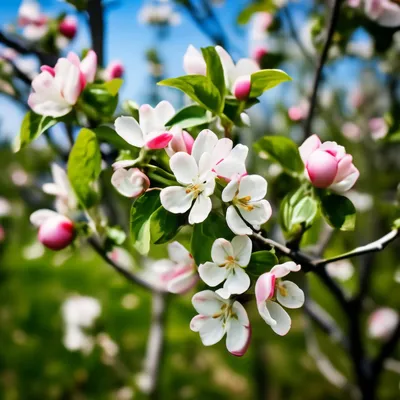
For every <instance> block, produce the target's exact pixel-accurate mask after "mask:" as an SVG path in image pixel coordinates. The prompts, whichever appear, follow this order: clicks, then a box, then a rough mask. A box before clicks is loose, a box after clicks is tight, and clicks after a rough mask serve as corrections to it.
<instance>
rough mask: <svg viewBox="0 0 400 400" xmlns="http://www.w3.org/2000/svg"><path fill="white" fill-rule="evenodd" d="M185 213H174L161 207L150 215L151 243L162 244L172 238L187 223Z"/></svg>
mask: <svg viewBox="0 0 400 400" xmlns="http://www.w3.org/2000/svg"><path fill="white" fill-rule="evenodd" d="M185 220H186V218H185V215H184V214H172V213H170V212H169V211H167V210H166V209H165V208H164V207H162V206H161V207H159V208H158V209H157V210H156V211H154V212H153V214H152V215H151V217H150V234H151V243H154V244H162V243H166V242H169V241H170V240H172V239H173V238H174V237H175V236H176V235H177V233H178V232H179V230H180V228H182V226H183V225H184V224H185Z"/></svg>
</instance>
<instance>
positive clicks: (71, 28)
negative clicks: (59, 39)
mask: <svg viewBox="0 0 400 400" xmlns="http://www.w3.org/2000/svg"><path fill="white" fill-rule="evenodd" d="M58 29H59V31H60V33H61V34H62V35H63V36H65V37H67V38H68V39H73V38H74V37H75V35H76V32H77V31H78V23H77V20H76V18H75V17H74V16H71V15H69V16H66V17H65V18H64V19H63V20H62V21H61V22H60V25H59V27H58Z"/></svg>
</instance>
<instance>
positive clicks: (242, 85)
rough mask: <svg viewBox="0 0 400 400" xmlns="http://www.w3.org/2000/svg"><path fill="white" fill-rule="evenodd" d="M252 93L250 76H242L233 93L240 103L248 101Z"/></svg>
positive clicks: (234, 86)
mask: <svg viewBox="0 0 400 400" xmlns="http://www.w3.org/2000/svg"><path fill="white" fill-rule="evenodd" d="M250 91H251V80H250V76H241V77H239V78H237V79H236V81H235V83H234V84H233V88H232V93H233V95H234V96H235V97H236V98H237V99H238V100H239V101H246V100H247V99H248V98H249V95H250Z"/></svg>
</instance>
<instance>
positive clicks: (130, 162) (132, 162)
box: [112, 160, 136, 170]
mask: <svg viewBox="0 0 400 400" xmlns="http://www.w3.org/2000/svg"><path fill="white" fill-rule="evenodd" d="M135 164H136V161H135V160H121V161H116V162H115V163H114V164H113V165H112V167H113V169H114V170H117V169H120V168H128V167H131V166H132V165H135Z"/></svg>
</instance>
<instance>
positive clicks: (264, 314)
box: [257, 301, 276, 326]
mask: <svg viewBox="0 0 400 400" xmlns="http://www.w3.org/2000/svg"><path fill="white" fill-rule="evenodd" d="M268 302H269V301H268ZM257 309H258V312H259V314H260V316H261V318H262V319H263V320H264V321H265V322H266V323H267V324H268V325H269V326H274V325H276V321H275V320H274V319H273V318H272V316H271V314H270V312H269V310H268V308H267V302H266V301H263V302H260V303H258V304H257Z"/></svg>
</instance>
